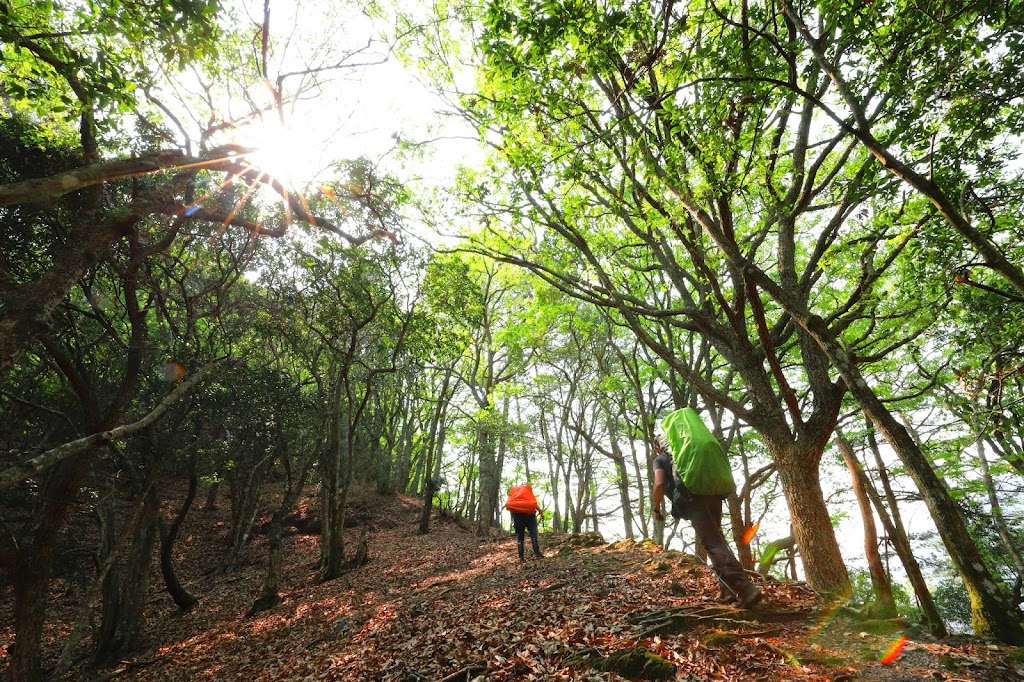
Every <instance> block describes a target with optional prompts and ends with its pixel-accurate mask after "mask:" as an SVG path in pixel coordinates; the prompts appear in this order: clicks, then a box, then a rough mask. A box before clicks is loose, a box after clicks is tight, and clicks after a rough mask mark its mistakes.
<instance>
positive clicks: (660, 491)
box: [651, 469, 665, 523]
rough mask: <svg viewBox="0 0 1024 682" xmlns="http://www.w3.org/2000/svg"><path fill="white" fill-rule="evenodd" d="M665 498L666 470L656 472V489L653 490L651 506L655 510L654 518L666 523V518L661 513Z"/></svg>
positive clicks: (656, 470)
mask: <svg viewBox="0 0 1024 682" xmlns="http://www.w3.org/2000/svg"><path fill="white" fill-rule="evenodd" d="M664 497H665V470H664V469H655V470H654V487H653V488H652V489H651V505H652V506H653V508H654V512H653V513H654V518H656V519H657V520H659V521H661V522H662V523H664V522H665V516H664V515H663V514H662V513H661V501H662V499H664Z"/></svg>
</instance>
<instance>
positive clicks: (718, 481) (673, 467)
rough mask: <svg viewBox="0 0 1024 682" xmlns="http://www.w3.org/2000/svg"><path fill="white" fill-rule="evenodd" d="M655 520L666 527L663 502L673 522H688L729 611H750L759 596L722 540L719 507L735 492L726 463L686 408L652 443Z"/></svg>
mask: <svg viewBox="0 0 1024 682" xmlns="http://www.w3.org/2000/svg"><path fill="white" fill-rule="evenodd" d="M654 453H655V458H654V486H653V488H652V490H651V497H652V502H653V506H654V518H656V519H657V520H658V521H661V522H662V523H664V522H665V517H664V514H662V511H661V503H662V500H663V499H665V498H666V497H667V498H668V500H669V504H670V509H671V513H672V516H673V517H675V518H677V519H688V520H689V521H690V525H691V526H693V531H694V533H695V534H696V536H697V541H698V542H700V544H701V545H702V546H703V547H704V550H705V551H706V552H707V553H708V558H709V559H711V566H712V568H713V569H714V571H715V574H716V575H717V576H718V580H719V583H720V585H721V586H722V593H723V596H725V597H726V598H727V599H728V601H731V602H732V603H733V605H734V606H737V607H739V608H742V609H751V608H753V607H754V606H756V605H757V604H758V602H760V601H761V591H760V590H758V589H757V586H755V585H754V584H753V583H752V582H751V581H750V578H748V577H747V574H746V572H745V571H744V570H743V566H742V565H741V564H740V562H739V561H738V560H737V559H736V555H735V554H733V552H732V549H731V548H730V547H729V543H728V542H726V540H725V535H723V534H722V502H723V501H724V500H725V498H726V497H727V496H728V495H731V494H732V493H734V492H736V482H735V481H734V480H733V477H732V468H731V467H730V466H729V459H728V458H727V457H726V456H725V452H724V451H723V450H722V445H721V443H719V442H718V439H717V438H715V436H714V434H713V433H711V431H709V430H708V428H707V426H705V425H704V422H703V421H701V418H700V415H699V414H697V411H696V410H694V409H693V408H691V407H686V408H683V409H681V410H676V411H675V412H672V413H671V414H669V415H668V416H667V417H665V418H664V419H663V420H662V421H661V433H660V434H658V435H657V436H656V437H655V439H654Z"/></svg>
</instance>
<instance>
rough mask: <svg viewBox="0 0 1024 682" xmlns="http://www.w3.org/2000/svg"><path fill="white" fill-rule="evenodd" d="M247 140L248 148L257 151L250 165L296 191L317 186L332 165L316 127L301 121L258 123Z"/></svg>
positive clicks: (324, 143) (250, 157) (252, 128)
mask: <svg viewBox="0 0 1024 682" xmlns="http://www.w3.org/2000/svg"><path fill="white" fill-rule="evenodd" d="M246 138H247V143H246V144H247V146H249V147H252V148H254V149H255V150H256V151H255V152H253V153H251V154H249V156H248V161H249V164H250V165H251V166H252V167H253V168H255V169H256V170H259V171H261V172H264V173H266V174H268V175H270V176H271V177H273V178H274V179H276V180H280V181H281V182H282V183H284V184H285V185H286V186H287V187H288V188H289V189H290V190H292V191H296V192H302V191H303V190H305V189H306V188H308V187H309V186H310V185H313V184H315V183H316V182H317V181H318V179H320V177H321V176H322V175H323V174H324V172H325V170H326V168H327V166H328V165H329V161H328V160H326V156H325V155H326V148H327V146H328V145H327V143H326V141H325V140H323V139H319V137H318V135H317V132H316V130H315V129H314V128H313V127H312V126H303V125H302V123H301V122H298V121H297V122H294V123H290V124H283V123H281V122H280V121H277V120H273V119H271V120H264V121H261V122H259V123H256V124H254V125H253V126H252V127H251V130H249V131H247V135H246Z"/></svg>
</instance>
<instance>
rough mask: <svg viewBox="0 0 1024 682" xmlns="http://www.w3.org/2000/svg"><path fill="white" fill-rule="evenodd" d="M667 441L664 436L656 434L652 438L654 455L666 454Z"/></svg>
mask: <svg viewBox="0 0 1024 682" xmlns="http://www.w3.org/2000/svg"><path fill="white" fill-rule="evenodd" d="M668 451H669V449H668V439H667V438H665V434H663V433H658V434H655V436H654V454H655V455H660V454H661V453H663V452H668Z"/></svg>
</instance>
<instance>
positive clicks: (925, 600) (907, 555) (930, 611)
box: [866, 434, 949, 638]
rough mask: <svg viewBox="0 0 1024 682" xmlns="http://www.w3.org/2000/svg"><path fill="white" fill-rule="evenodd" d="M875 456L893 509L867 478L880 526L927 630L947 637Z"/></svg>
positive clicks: (894, 497) (883, 471)
mask: <svg viewBox="0 0 1024 682" xmlns="http://www.w3.org/2000/svg"><path fill="white" fill-rule="evenodd" d="M870 438H871V436H870V434H869V439H870ZM872 447H874V446H872ZM875 456H876V460H877V462H878V466H879V476H880V478H881V480H882V486H883V487H884V488H885V494H886V499H887V500H888V502H889V506H890V508H891V509H892V517H890V516H889V514H888V513H887V512H886V508H885V504H884V503H883V502H882V498H881V497H880V496H879V494H878V491H877V490H875V486H874V485H872V483H871V481H870V479H869V480H867V481H866V489H867V492H868V496H869V497H870V498H871V502H872V503H873V504H874V505H875V511H876V512H878V517H879V518H880V519H882V526H883V527H884V528H885V532H886V533H887V534H888V535H889V539H890V540H891V541H892V546H893V547H894V548H895V550H896V555H897V556H898V557H899V558H900V563H901V564H903V570H904V571H906V573H907V579H908V580H910V586H911V587H912V588H913V589H914V596H916V597H917V603H918V604H919V605H920V607H921V615H922V617H923V618H924V622H925V624H926V625H927V626H928V631H929V632H931V634H932V636H934V637H940V638H941V637H947V636H948V635H949V632H948V631H947V630H946V624H945V623H943V622H942V614H940V613H939V609H938V607H937V606H935V600H934V599H933V598H932V593H931V590H929V589H928V583H927V581H925V579H924V574H923V573H922V572H921V565H920V564H919V563H917V558H916V557H915V556H914V550H913V549H912V548H911V546H910V538H908V537H907V531H906V530H905V529H904V528H903V520H902V519H901V518H900V515H899V507H898V506H897V503H896V496H895V495H894V494H893V493H892V488H891V487H890V486H889V479H888V474H886V473H885V469H884V467H883V464H882V462H881V458H880V457H879V455H878V452H877V450H876V451H875Z"/></svg>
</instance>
